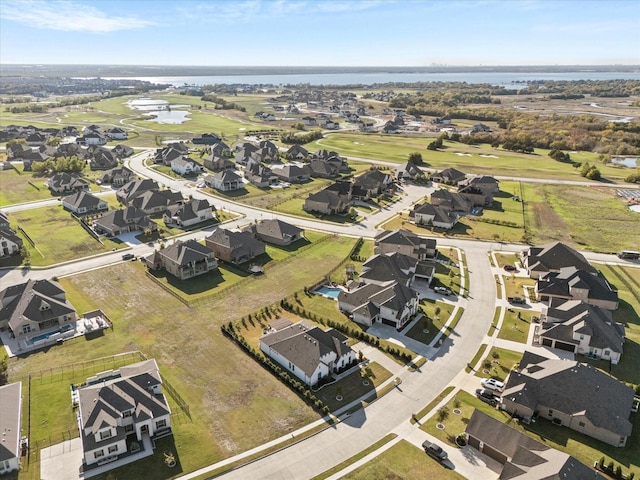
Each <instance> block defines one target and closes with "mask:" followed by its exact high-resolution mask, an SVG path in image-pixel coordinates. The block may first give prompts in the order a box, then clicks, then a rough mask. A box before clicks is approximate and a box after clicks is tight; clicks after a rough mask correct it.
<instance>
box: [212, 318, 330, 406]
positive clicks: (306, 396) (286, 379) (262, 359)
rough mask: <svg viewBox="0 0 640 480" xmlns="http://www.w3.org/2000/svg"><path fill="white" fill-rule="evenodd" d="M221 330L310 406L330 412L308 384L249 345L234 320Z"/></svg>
mask: <svg viewBox="0 0 640 480" xmlns="http://www.w3.org/2000/svg"><path fill="white" fill-rule="evenodd" d="M220 330H222V334H223V335H224V336H226V337H228V338H230V339H231V340H233V341H234V342H235V343H236V344H237V345H238V346H240V348H242V349H243V350H244V351H245V352H247V353H248V354H249V355H251V356H252V357H253V359H254V360H256V361H257V362H258V363H260V365H262V366H263V367H264V368H265V369H267V370H269V371H270V372H272V373H273V374H274V375H276V376H277V377H278V378H279V379H280V380H281V381H282V382H283V383H285V384H287V385H288V386H289V387H291V388H292V389H293V390H294V391H295V392H296V393H297V394H298V395H299V396H300V398H302V399H303V400H304V401H305V402H306V403H307V404H308V405H309V406H311V407H313V408H315V409H316V410H317V411H318V412H322V413H324V414H325V415H327V414H329V413H330V409H329V407H328V406H327V405H325V404H324V402H323V401H322V400H320V399H319V398H317V397H316V396H315V395H314V394H313V392H312V391H311V390H310V389H309V387H308V386H307V385H306V384H304V383H302V382H300V381H299V380H297V379H296V378H293V377H291V376H290V375H289V373H288V372H287V371H286V370H283V369H282V367H280V365H277V364H276V363H275V362H273V361H272V360H271V359H270V358H268V357H266V356H265V355H263V354H262V353H261V352H259V351H257V350H256V349H255V348H253V347H252V346H251V345H249V343H248V342H247V340H246V339H245V338H244V337H243V336H242V335H240V334H239V333H238V332H237V331H236V329H235V327H234V326H233V323H232V322H229V323H228V324H226V325H222V326H221V327H220Z"/></svg>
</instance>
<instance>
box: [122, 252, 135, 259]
mask: <svg viewBox="0 0 640 480" xmlns="http://www.w3.org/2000/svg"><path fill="white" fill-rule="evenodd" d="M135 258H136V256H135V255H134V254H133V253H125V254H123V255H122V260H134V259H135Z"/></svg>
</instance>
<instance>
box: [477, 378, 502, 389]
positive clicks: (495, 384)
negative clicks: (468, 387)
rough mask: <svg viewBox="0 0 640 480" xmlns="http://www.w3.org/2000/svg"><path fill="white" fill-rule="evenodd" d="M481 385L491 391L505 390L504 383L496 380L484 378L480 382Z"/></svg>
mask: <svg viewBox="0 0 640 480" xmlns="http://www.w3.org/2000/svg"><path fill="white" fill-rule="evenodd" d="M480 384H481V385H482V386H483V387H484V388H488V389H489V390H496V391H499V392H501V391H502V390H503V389H504V383H502V382H501V381H500V380H496V379H495V378H483V379H482V380H481V381H480Z"/></svg>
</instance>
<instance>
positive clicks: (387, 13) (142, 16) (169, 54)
mask: <svg viewBox="0 0 640 480" xmlns="http://www.w3.org/2000/svg"><path fill="white" fill-rule="evenodd" d="M0 22H1V23H0V61H1V63H71V64H73V63H77V64H92V63H93V64H128V65H255V66H258V65H265V66H269V65H284V66H316V65H317V66H365V65H370V66H382V65H388V66H428V65H431V64H446V65H553V64H559V65H578V64H579V65H588V64H594V65H595V64H640V33H639V32H640V1H638V0H617V1H615V0H614V1H606V0H597V1H596V0H592V1H580V0H563V1H554V0H523V1H520V0H502V1H494V0H469V1H467V0H448V1H439V0H431V1H428V0H424V1H423V0H395V1H393V0H388V1H385V0H316V1H312V0H246V1H245V0H236V1H226V0H215V1H198V0H183V1H169V0H165V1H153V0H129V1H119V0H110V1H97V0H95V1H87V0H84V1H78V0H68V1H66V0H65V1H39V0H33V1H31V0H15V1H14V0H0Z"/></svg>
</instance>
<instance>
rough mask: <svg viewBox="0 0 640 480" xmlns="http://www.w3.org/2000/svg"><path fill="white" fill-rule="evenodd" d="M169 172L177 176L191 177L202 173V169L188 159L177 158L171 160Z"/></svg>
mask: <svg viewBox="0 0 640 480" xmlns="http://www.w3.org/2000/svg"><path fill="white" fill-rule="evenodd" d="M171 170H173V171H174V172H176V173H177V174H178V175H183V176H184V175H193V174H198V173H202V172H204V171H205V170H204V167H203V166H202V165H200V164H199V163H198V162H196V161H195V160H193V159H191V158H189V157H178V158H174V159H173V160H171Z"/></svg>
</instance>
